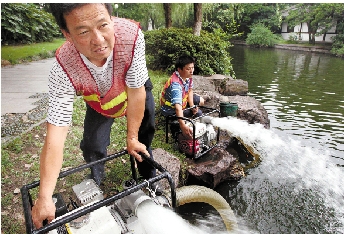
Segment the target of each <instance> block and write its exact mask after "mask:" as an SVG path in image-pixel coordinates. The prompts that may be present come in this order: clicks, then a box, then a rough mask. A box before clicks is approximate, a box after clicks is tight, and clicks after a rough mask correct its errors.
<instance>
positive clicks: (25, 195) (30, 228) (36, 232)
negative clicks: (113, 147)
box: [20, 150, 176, 234]
mask: <svg viewBox="0 0 344 234" xmlns="http://www.w3.org/2000/svg"><path fill="white" fill-rule="evenodd" d="M125 154H128V152H127V151H126V150H124V151H121V152H118V153H115V154H111V155H108V157H106V158H103V159H100V160H98V161H95V162H92V163H88V164H84V165H81V166H79V167H75V168H72V169H69V170H67V171H64V172H61V173H60V174H59V177H58V178H63V177H66V176H68V175H70V174H73V173H76V172H79V171H82V170H84V169H86V168H89V167H92V166H93V165H95V164H98V163H102V162H106V161H109V160H112V159H115V158H118V157H120V156H123V155H125ZM141 156H142V158H143V159H144V160H147V162H148V163H149V164H150V165H151V166H153V167H154V168H155V169H157V170H159V171H160V172H161V174H160V175H157V176H155V177H153V178H150V179H149V180H145V181H144V182H142V183H140V184H137V185H135V186H133V187H130V188H128V189H126V190H124V191H122V192H120V193H118V194H116V195H114V196H111V197H108V198H105V199H103V200H101V201H98V202H96V203H94V204H92V205H90V206H86V207H84V208H82V209H80V210H79V211H77V212H74V213H71V214H68V213H67V215H66V216H65V217H63V218H61V219H58V220H56V221H54V222H52V223H50V224H47V225H45V226H43V227H41V228H39V229H34V225H33V221H32V214H31V208H32V207H33V202H32V197H31V194H30V189H33V188H35V187H38V186H39V184H40V181H35V182H33V183H31V184H27V185H24V186H23V187H22V188H21V189H20V192H21V194H22V200H23V208H24V215H25V225H26V233H27V234H41V233H46V232H48V231H51V230H53V229H55V228H57V227H59V226H61V225H63V224H65V223H68V222H70V221H72V220H74V219H76V218H78V217H81V216H83V215H85V214H87V213H90V212H91V211H94V210H96V209H99V208H100V207H102V206H106V205H108V204H110V203H112V202H114V201H116V200H118V199H121V198H123V197H125V196H128V195H129V194H131V193H133V192H136V191H138V190H140V189H143V188H145V187H147V186H149V184H152V183H154V182H156V181H159V180H161V179H164V178H166V179H167V180H168V182H169V184H170V187H171V202H172V208H173V209H175V208H176V191H175V184H174V181H173V179H172V176H171V174H170V173H169V172H168V171H167V170H166V169H165V168H163V167H162V166H161V165H160V164H158V163H157V162H156V161H154V160H152V159H151V158H150V157H148V156H146V155H144V154H141ZM130 159H131V169H132V175H133V178H134V179H135V181H137V174H136V169H135V164H134V163H135V160H134V158H133V156H130Z"/></svg>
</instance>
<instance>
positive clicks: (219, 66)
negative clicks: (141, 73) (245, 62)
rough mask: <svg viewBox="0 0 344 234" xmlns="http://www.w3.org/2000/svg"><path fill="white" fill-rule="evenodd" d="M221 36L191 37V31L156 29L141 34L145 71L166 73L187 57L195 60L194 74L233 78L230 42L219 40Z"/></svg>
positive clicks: (202, 35)
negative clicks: (144, 44)
mask: <svg viewBox="0 0 344 234" xmlns="http://www.w3.org/2000/svg"><path fill="white" fill-rule="evenodd" d="M223 38H224V35H223V34H222V33H221V32H219V31H216V32H214V33H208V32H206V31H204V30H203V31H201V35H200V36H195V35H193V33H192V29H190V28H189V29H177V28H169V29H159V30H152V31H147V32H145V40H146V55H147V64H148V68H149V69H152V70H163V71H165V72H166V73H168V74H170V73H172V72H173V71H174V63H175V61H176V59H177V58H178V57H179V56H181V55H183V54H188V55H190V56H192V57H194V58H195V60H196V64H195V74H198V75H213V74H216V73H217V74H225V75H231V76H232V77H235V76H234V72H233V68H232V64H231V57H230V55H229V48H230V46H231V45H230V43H229V42H227V41H225V40H223Z"/></svg>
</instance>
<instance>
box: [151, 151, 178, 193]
mask: <svg viewBox="0 0 344 234" xmlns="http://www.w3.org/2000/svg"><path fill="white" fill-rule="evenodd" d="M152 153H153V156H154V160H155V161H156V162H157V163H158V164H160V165H161V166H162V167H163V168H165V169H166V170H167V171H168V172H169V173H170V174H171V176H172V179H173V180H174V183H175V188H177V187H178V184H179V172H180V160H179V159H178V158H177V157H175V156H174V155H172V154H170V153H169V152H167V151H165V150H163V149H161V148H157V149H154V150H152ZM157 174H158V175H159V174H161V173H160V171H158V170H157ZM160 185H161V186H162V188H163V190H171V187H170V184H169V182H168V180H167V179H162V180H161V181H160Z"/></svg>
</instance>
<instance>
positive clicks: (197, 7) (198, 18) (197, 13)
mask: <svg viewBox="0 0 344 234" xmlns="http://www.w3.org/2000/svg"><path fill="white" fill-rule="evenodd" d="M202 16H203V14H202V3H194V25H193V34H194V35H195V36H200V35H201V29H202Z"/></svg>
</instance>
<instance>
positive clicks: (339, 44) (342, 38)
mask: <svg viewBox="0 0 344 234" xmlns="http://www.w3.org/2000/svg"><path fill="white" fill-rule="evenodd" d="M331 52H332V53H333V54H335V55H337V56H338V57H344V34H338V35H337V36H335V37H334V38H333V44H332V49H331Z"/></svg>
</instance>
